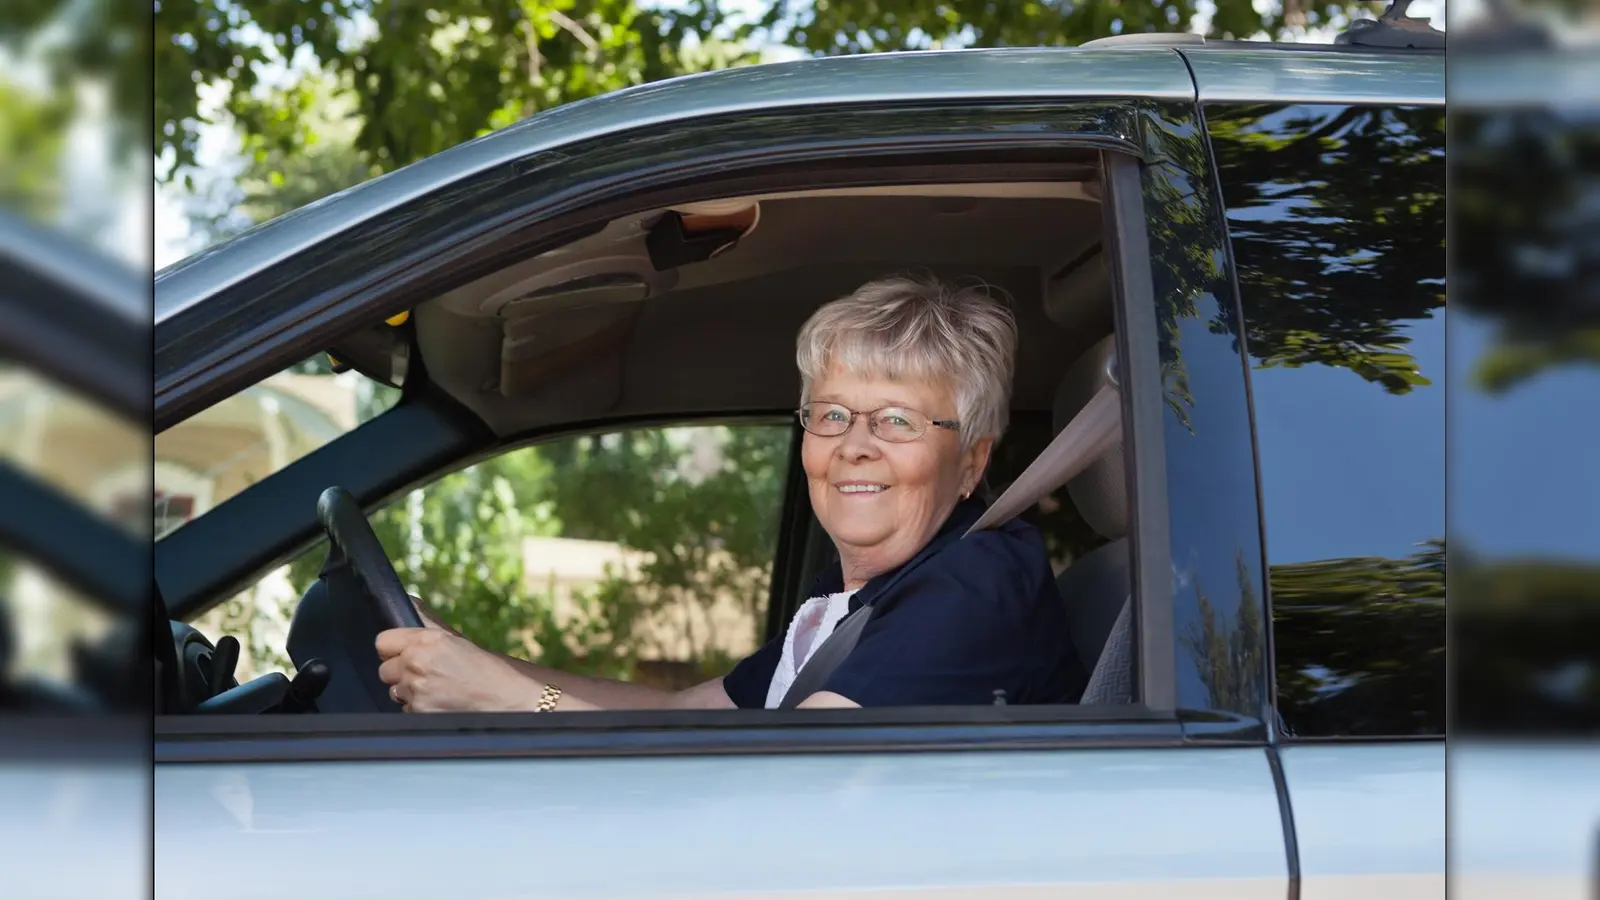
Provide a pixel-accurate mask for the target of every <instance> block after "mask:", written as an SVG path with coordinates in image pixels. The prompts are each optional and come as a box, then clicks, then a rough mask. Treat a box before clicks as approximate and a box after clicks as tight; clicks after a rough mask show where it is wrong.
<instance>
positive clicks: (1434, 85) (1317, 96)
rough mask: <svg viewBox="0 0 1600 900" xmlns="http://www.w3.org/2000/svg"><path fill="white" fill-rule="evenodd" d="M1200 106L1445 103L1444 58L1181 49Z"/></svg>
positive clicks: (1420, 55) (1320, 52)
mask: <svg viewBox="0 0 1600 900" xmlns="http://www.w3.org/2000/svg"><path fill="white" fill-rule="evenodd" d="M1183 55H1184V58H1185V59H1187V60H1188V61H1189V64H1190V65H1191V66H1193V67H1194V80H1195V90H1196V93H1197V95H1198V97H1199V99H1200V102H1201V103H1257V102H1261V101H1267V100H1270V101H1271V102H1273V103H1380V104H1387V105H1421V106H1441V105H1443V104H1444V56H1443V54H1407V53H1387V54H1351V53H1330V52H1327V51H1319V50H1291V49H1286V48H1281V47H1274V48H1262V49H1260V50H1252V49H1245V48H1239V47H1226V48H1220V47H1219V48H1214V49H1210V50H1208V49H1205V48H1204V47H1198V48H1191V47H1185V48H1183Z"/></svg>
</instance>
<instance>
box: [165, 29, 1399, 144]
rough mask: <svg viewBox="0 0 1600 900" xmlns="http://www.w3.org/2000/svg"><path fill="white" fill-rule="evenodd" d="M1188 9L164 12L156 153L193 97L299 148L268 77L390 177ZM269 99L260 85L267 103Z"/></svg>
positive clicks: (181, 135) (180, 128) (182, 140)
mask: <svg viewBox="0 0 1600 900" xmlns="http://www.w3.org/2000/svg"><path fill="white" fill-rule="evenodd" d="M1197 6H1198V4H1196V3H1195V2H1194V0H1137V2H1131V3H1116V4H1110V3H1066V2H1060V0H1037V2H1027V3H1001V4H995V3H983V2H976V0H954V2H947V3H941V4H933V5H930V4H921V3H915V2H908V0H830V2H825V3H818V2H809V3H793V2H789V0H776V2H771V3H768V4H765V5H764V7H763V14H762V15H761V16H760V17H759V19H760V21H759V22H747V21H742V20H740V19H739V18H738V17H737V16H734V15H730V14H729V13H728V12H727V11H725V10H724V9H723V8H722V7H721V5H720V3H719V2H718V0H693V2H689V3H685V4H682V5H678V4H673V5H671V6H666V5H655V4H650V5H647V4H643V3H639V2H637V0H470V2H469V0H429V2H420V0H327V2H322V3H314V2H294V3H284V2H280V0H229V2H226V3H223V2H221V0H161V3H160V4H159V6H158V12H157V20H158V28H157V32H156V48H155V68H156V93H157V103H156V124H157V142H156V151H157V153H158V154H159V153H162V152H170V153H171V155H172V158H173V160H174V161H175V163H176V165H177V169H179V170H181V169H182V168H183V167H185V166H187V165H190V164H192V163H193V162H194V158H195V157H194V153H195V149H196V146H197V140H198V135H199V129H200V125H201V123H202V122H203V121H205V119H206V113H205V111H204V110H202V108H201V104H200V102H199V89H200V87H201V86H203V85H215V86H218V87H220V88H221V89H222V93H223V95H224V99H223V102H222V106H223V109H224V110H225V111H226V113H227V114H229V115H230V116H231V117H232V118H233V119H234V120H235V121H237V122H238V123H239V125H240V127H241V128H242V129H243V130H244V132H245V133H246V134H248V135H251V136H258V137H263V138H266V139H267V140H268V141H270V142H271V143H273V144H274V145H276V146H277V147H278V148H279V149H282V150H289V149H291V148H293V147H296V146H299V145H301V144H303V143H304V142H305V141H306V140H308V139H309V137H310V135H309V133H308V132H307V131H306V129H305V128H304V127H303V125H302V123H301V117H300V116H298V115H297V114H296V111H297V110H299V109H301V108H302V107H301V106H299V105H297V104H300V103H303V102H305V101H306V100H307V98H305V97H303V96H300V95H298V94H296V93H295V91H294V90H292V89H290V90H288V91H286V92H285V91H279V90H276V89H274V88H277V87H281V85H279V86H274V85H270V84H267V83H266V81H265V79H264V75H263V73H266V72H269V71H271V67H272V65H273V64H277V65H279V66H282V65H285V64H289V63H295V64H306V65H309V66H314V67H315V68H317V69H319V70H320V72H322V73H323V74H325V75H326V76H328V77H329V78H331V79H333V81H334V82H335V83H336V84H337V85H338V86H339V88H340V89H341V90H343V91H347V92H349V94H350V95H351V96H352V98H353V99H354V101H355V109H354V110H353V114H354V116H355V117H356V118H357V119H358V121H359V123H360V124H359V131H358V134H357V135H356V137H355V139H354V145H355V146H356V147H357V149H358V150H359V151H360V152H361V153H362V154H363V155H364V156H365V157H366V158H367V159H368V160H369V161H370V162H371V163H372V164H373V165H374V166H376V167H378V168H380V169H382V170H388V169H391V168H394V167H397V166H400V165H404V164H406V163H408V162H412V161H414V160H417V159H420V158H422V157H424V156H427V155H430V154H432V153H436V152H438V151H440V150H443V149H445V148H447V147H452V146H455V145H456V144H459V143H461V142H463V141H465V140H468V139H470V138H472V137H475V136H477V135H479V134H482V133H484V132H485V131H488V130H492V129H495V128H499V127H503V126H505V125H509V124H511V123H513V122H516V121H519V120H521V119H525V118H527V117H528V116H530V115H532V114H534V113H536V112H539V111H541V110H544V109H549V108H551V107H553V106H556V105H559V104H561V103H566V102H570V101H573V100H578V99H582V98H584V97H590V96H594V95H597V94H602V93H605V92H608V91H612V90H616V89H617V88H621V87H626V86H628V85H634V84H643V83H647V82H652V81H657V80H660V79H662V78H667V77H670V76H673V75H680V74H684V73H686V72H692V71H697V70H700V69H705V68H713V67H717V66H722V65H731V64H737V63H740V62H746V61H750V60H751V59H753V58H754V56H755V54H754V53H753V52H752V51H751V50H750V49H748V48H749V46H750V45H749V42H748V40H747V39H749V38H750V37H751V36H752V35H753V34H755V33H757V29H758V27H759V28H760V33H761V34H765V35H768V36H769V37H775V38H777V39H779V40H782V41H783V42H785V43H787V44H789V45H790V46H793V47H796V48H799V49H800V50H802V51H806V52H810V53H860V52H868V51H878V50H898V49H912V48H919V47H927V46H932V45H934V44H938V45H942V46H978V47H997V46H1063V45H1075V44H1080V43H1083V42H1085V41H1088V40H1092V39H1094V38H1098V37H1105V36H1108V35H1112V34H1119V33H1131V32H1142V31H1180V30H1185V29H1187V28H1189V27H1191V25H1192V24H1193V23H1194V18H1195V13H1196V9H1197ZM1363 7H1365V8H1369V9H1373V10H1376V7H1377V5H1376V4H1362V3H1355V2H1346V0H1335V2H1321V3H1308V2H1305V0H1288V2H1285V3H1283V4H1282V5H1281V6H1278V7H1275V8H1268V9H1267V10H1266V11H1264V12H1262V11H1257V10H1256V8H1255V7H1254V5H1253V4H1252V3H1251V2H1249V0H1221V2H1219V3H1217V4H1216V10H1215V13H1214V15H1213V16H1212V19H1211V26H1210V33H1211V34H1212V35H1213V36H1216V37H1250V36H1253V35H1256V34H1263V33H1264V34H1267V35H1272V36H1278V35H1282V34H1285V33H1295V32H1297V31H1299V30H1303V29H1305V28H1308V27H1313V28H1314V27H1318V26H1320V25H1325V24H1329V23H1332V22H1337V21H1340V20H1342V19H1343V18H1346V17H1348V15H1349V14H1350V13H1351V12H1353V11H1354V10H1356V9H1358V8H1363ZM263 89H271V90H266V91H265V92H264V91H263Z"/></svg>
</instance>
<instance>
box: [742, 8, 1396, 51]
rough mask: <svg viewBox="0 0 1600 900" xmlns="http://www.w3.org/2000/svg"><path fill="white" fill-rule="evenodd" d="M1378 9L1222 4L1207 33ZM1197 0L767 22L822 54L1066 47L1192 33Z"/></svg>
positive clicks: (794, 12) (1282, 26) (804, 11)
mask: <svg viewBox="0 0 1600 900" xmlns="http://www.w3.org/2000/svg"><path fill="white" fill-rule="evenodd" d="M1363 8H1364V9H1368V10H1371V11H1373V12H1374V13H1376V12H1377V11H1380V10H1381V9H1382V5H1381V4H1375V3H1352V2H1322V3H1314V2H1303V0H1287V2H1284V3H1281V4H1278V5H1276V6H1268V7H1266V8H1265V9H1260V8H1258V7H1257V6H1256V5H1255V4H1253V3H1251V2H1249V0H1218V2H1217V3H1216V4H1215V10H1214V12H1213V14H1212V17H1211V23H1210V28H1209V29H1208V30H1207V32H1206V33H1207V34H1208V35H1209V36H1211V37H1213V38H1239V39H1248V38H1252V37H1254V36H1256V35H1258V34H1265V35H1269V36H1272V37H1279V36H1282V35H1284V34H1286V33H1295V32H1303V31H1304V30H1305V29H1308V28H1319V27H1323V26H1327V25H1333V24H1338V23H1340V22H1342V21H1346V20H1347V19H1349V18H1350V16H1351V14H1352V13H1353V12H1354V11H1355V10H1358V9H1363ZM1198 9H1199V4H1197V3H1195V2H1194V0H1143V2H1136V3H1066V2H1061V0H1032V2H1014V3H994V2H990V0H944V2H940V3H927V2H919V0H845V2H837V0H834V2H806V3H796V2H791V0H777V2H775V3H774V4H773V5H772V6H771V8H770V9H769V10H768V12H767V14H766V16H765V17H764V19H763V21H762V24H763V25H764V26H766V27H768V28H772V29H776V30H779V31H782V32H784V39H785V41H786V42H787V43H791V44H794V45H795V46H797V47H803V48H805V49H807V50H811V51H814V52H818V53H867V52H874V51H887V50H920V49H925V48H928V47H934V46H962V47H1070V46H1076V45H1078V44H1082V43H1084V42H1086V41H1090V40H1093V39H1095V38H1100V37H1107V36H1109V35H1114V34H1133V33H1136V32H1153V31H1186V30H1189V29H1190V27H1191V26H1192V25H1193V23H1194V18H1195V14H1196V12H1197V11H1198Z"/></svg>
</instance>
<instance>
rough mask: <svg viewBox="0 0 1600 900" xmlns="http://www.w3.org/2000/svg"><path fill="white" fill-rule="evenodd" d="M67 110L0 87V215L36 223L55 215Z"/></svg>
mask: <svg viewBox="0 0 1600 900" xmlns="http://www.w3.org/2000/svg"><path fill="white" fill-rule="evenodd" d="M71 115H72V110H71V106H70V104H69V103H68V102H67V101H66V100H65V99H63V98H62V97H60V96H59V95H52V96H41V95H38V94H36V93H34V92H32V91H28V90H26V89H24V88H21V87H19V86H17V85H13V84H8V83H6V82H3V81H0V160H5V164H4V165H3V166H0V209H7V210H10V211H12V212H15V213H18V214H20V215H22V216H25V217H27V218H29V219H33V220H35V221H40V222H50V221H54V220H55V219H56V218H57V216H59V215H60V213H61V204H62V178H61V160H62V152H63V150H64V148H65V144H66V132H67V126H68V124H69V123H70V121H71Z"/></svg>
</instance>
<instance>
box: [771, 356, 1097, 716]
mask: <svg viewBox="0 0 1600 900" xmlns="http://www.w3.org/2000/svg"><path fill="white" fill-rule="evenodd" d="M1121 434H1122V401H1121V399H1120V398H1119V397H1118V395H1117V391H1116V388H1114V387H1111V386H1109V385H1108V386H1106V387H1103V388H1101V389H1100V390H1099V391H1098V392H1096V393H1095V395H1094V396H1093V397H1092V398H1090V400H1089V402H1088V403H1086V404H1084V407H1083V409H1081V410H1079V411H1078V414H1077V415H1076V416H1073V417H1072V421H1071V422H1068V423H1067V427H1065V428H1063V429H1061V433H1060V434H1058V435H1056V437H1055V440H1052V441H1051V442H1050V445H1049V446H1047V447H1045V448H1044V452H1042V453H1040V454H1039V456H1038V458H1037V459H1035V460H1034V461H1033V462H1032V463H1030V464H1029V465H1028V467H1027V468H1026V469H1024V470H1023V471H1022V474H1021V475H1018V476H1017V480H1016V481H1013V482H1012V483H1011V486H1010V487H1008V488H1006V489H1005V492H1004V493H1002V494H1001V495H1000V499H998V500H996V501H995V502H994V503H992V504H990V506H989V508H988V509H987V510H985V511H984V513H983V515H982V516H981V517H980V518H979V519H978V521H976V522H974V523H973V524H972V527H971V528H968V529H967V531H966V534H971V533H973V532H974V531H981V530H983V529H985V528H994V527H995V526H998V525H1004V524H1005V523H1006V522H1009V521H1011V520H1012V519H1014V518H1016V516H1017V514H1018V513H1021V512H1022V511H1023V510H1025V509H1027V508H1028V507H1030V506H1032V505H1034V504H1035V503H1038V502H1039V501H1040V500H1042V499H1044V498H1045V497H1046V496H1048V495H1049V494H1050V492H1052V491H1054V490H1055V489H1056V488H1058V487H1061V486H1062V485H1063V484H1066V483H1067V482H1069V481H1071V480H1072V479H1073V478H1074V477H1076V476H1077V475H1078V474H1079V473H1080V472H1082V471H1083V470H1084V469H1087V468H1089V466H1090V464H1091V463H1093V462H1094V461H1095V460H1097V459H1099V458H1100V457H1102V456H1104V455H1106V453H1107V452H1108V451H1109V450H1110V449H1111V448H1112V447H1115V446H1116V445H1117V440H1118V438H1119V437H1120V436H1121ZM963 536H965V535H963ZM907 568H910V567H909V566H908V567H907ZM904 571H905V570H904V569H902V570H901V572H902V574H903V573H904ZM870 618H872V604H870V603H863V604H862V605H861V606H860V607H858V608H857V609H856V611H855V612H853V613H851V614H849V615H847V616H845V617H844V618H843V619H841V620H840V621H839V624H838V625H836V626H834V629H833V633H832V634H829V635H828V637H827V638H826V639H824V640H823V642H822V645H821V646H819V647H818V648H817V649H816V651H815V652H814V653H812V654H811V658H810V659H809V660H807V661H806V663H805V665H803V666H801V667H800V671H799V672H797V673H796V674H795V678H794V682H793V683H792V684H790V685H789V690H788V691H786V692H785V693H784V695H783V699H782V700H781V701H779V703H778V708H779V709H794V708H795V707H796V706H799V705H800V703H801V702H802V701H804V700H805V699H806V698H807V697H809V696H811V695H812V694H815V693H816V692H817V691H819V690H821V689H822V686H823V685H824V684H826V683H827V681H828V677H829V676H830V675H832V674H833V672H834V670H835V669H837V668H839V664H840V663H843V662H844V660H845V657H847V656H849V655H850V652H851V651H852V650H854V649H855V648H856V642H857V641H859V640H861V632H862V630H863V629H865V628H866V627H867V620H868V619H870Z"/></svg>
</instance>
